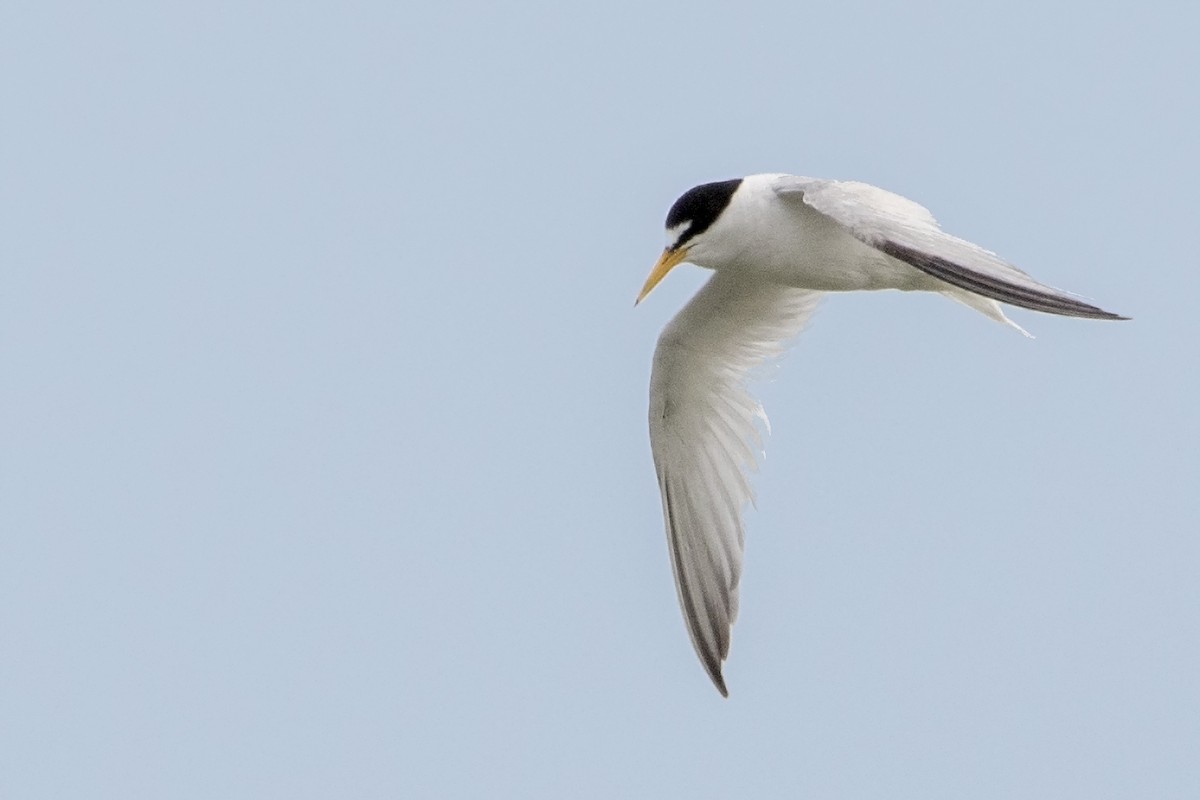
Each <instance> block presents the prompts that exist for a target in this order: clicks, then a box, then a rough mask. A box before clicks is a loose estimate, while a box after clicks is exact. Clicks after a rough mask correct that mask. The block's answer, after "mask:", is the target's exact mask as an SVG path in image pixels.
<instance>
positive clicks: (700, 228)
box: [634, 178, 742, 305]
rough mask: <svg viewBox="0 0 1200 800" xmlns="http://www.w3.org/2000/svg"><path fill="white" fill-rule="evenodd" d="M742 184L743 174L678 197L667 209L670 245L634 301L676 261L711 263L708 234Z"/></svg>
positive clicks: (640, 297)
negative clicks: (741, 176) (708, 257)
mask: <svg viewBox="0 0 1200 800" xmlns="http://www.w3.org/2000/svg"><path fill="white" fill-rule="evenodd" d="M741 185H742V179H741V178H735V179H733V180H729V181H718V182H717V183H705V184H701V185H700V186H696V187H694V188H692V189H688V190H687V191H686V192H684V193H683V195H682V196H681V197H680V198H679V199H678V200H676V201H675V204H674V205H673V206H671V210H670V211H669V212H667V246H666V247H665V248H664V249H663V252H662V256H660V257H659V259H658V263H657V264H655V265H654V269H652V270H651V271H650V277H648V278H646V284H645V285H644V286H643V287H642V291H641V293H640V294H639V295H638V298H637V302H636V303H634V305H637V303H640V302H642V300H644V299H645V298H646V295H648V294H650V292H652V291H653V290H654V287H655V286H657V285H658V284H659V282H660V281H661V280H662V279H663V278H665V277H666V276H667V273H668V272H670V271H671V269H672V268H673V267H674V266H675V265H676V264H680V263H682V262H684V261H690V262H692V263H693V264H699V265H700V266H702V267H703V266H709V264H708V263H706V262H707V259H706V258H705V253H706V251H707V250H708V249H709V248H710V246H711V243H710V242H709V241H708V240H707V239H708V238H710V237H709V236H708V234H709V233H710V230H711V228H712V226H713V223H714V222H716V221H717V220H718V219H719V218H720V216H721V214H722V213H723V212H724V211H725V209H726V208H728V207H729V202H730V201H731V200H732V199H733V194H734V192H736V191H737V190H738V187H739V186H741Z"/></svg>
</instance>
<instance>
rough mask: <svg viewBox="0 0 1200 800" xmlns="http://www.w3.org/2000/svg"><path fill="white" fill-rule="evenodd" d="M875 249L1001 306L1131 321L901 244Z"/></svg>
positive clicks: (891, 243)
mask: <svg viewBox="0 0 1200 800" xmlns="http://www.w3.org/2000/svg"><path fill="white" fill-rule="evenodd" d="M876 247H877V248H878V249H879V250H880V251H882V252H884V253H886V254H887V255H889V256H891V257H892V258H895V259H897V260H899V261H903V262H904V263H906V264H909V265H911V266H913V267H916V268H917V269H919V270H921V271H922V272H924V273H925V274H927V275H932V276H933V277H935V278H937V279H938V280H941V281H945V282H946V283H949V284H950V285H952V286H957V287H959V288H960V289H966V290H967V291H969V292H974V293H975V294H977V295H981V296H982V297H987V298H989V299H991V300H997V301H999V302H1001V303H1008V304H1009V305H1014V306H1019V307H1021V308H1028V309H1030V310H1031V311H1041V312H1043V313H1046V314H1058V315H1059V316H1064V317H1083V318H1085V319H1112V320H1118V319H1129V317H1123V316H1121V315H1120V314H1114V313H1112V312H1111V311H1105V310H1104V309H1102V308H1099V307H1097V306H1094V305H1092V304H1091V303H1085V302H1083V301H1082V300H1079V299H1076V298H1074V297H1070V296H1068V295H1066V294H1062V293H1059V292H1057V291H1054V290H1045V289H1034V288H1032V287H1028V286H1017V285H1014V284H1012V283H1009V282H1007V281H1004V280H1001V279H999V278H995V277H993V276H991V275H986V274H984V273H981V272H976V271H975V270H972V269H969V268H967V267H965V266H963V265H962V264H956V263H955V262H953V261H950V260H948V259H945V258H942V257H941V256H936V255H934V254H932V253H926V252H923V251H921V250H918V249H917V248H915V247H909V246H908V245H905V244H901V243H900V242H894V241H891V240H884V241H882V242H880V243H879V244H877V245H876Z"/></svg>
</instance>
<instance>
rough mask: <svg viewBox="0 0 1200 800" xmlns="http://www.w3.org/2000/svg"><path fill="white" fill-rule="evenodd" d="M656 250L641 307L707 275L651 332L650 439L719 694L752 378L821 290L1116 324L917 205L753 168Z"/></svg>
mask: <svg viewBox="0 0 1200 800" xmlns="http://www.w3.org/2000/svg"><path fill="white" fill-rule="evenodd" d="M666 229H667V247H666V249H665V250H664V251H663V255H662V257H661V258H660V259H659V262H658V264H657V265H656V266H655V268H654V270H653V271H652V272H651V274H650V277H649V278H648V279H647V281H646V285H645V286H644V287H643V289H642V292H641V294H640V295H639V297H638V301H639V302H640V301H641V300H642V299H643V298H644V297H645V296H646V295H647V294H649V292H650V291H651V290H652V289H653V288H654V286H655V285H657V284H658V282H659V281H660V280H662V278H663V277H665V276H666V274H667V273H668V272H669V271H670V270H671V269H672V268H673V267H674V266H675V265H676V264H679V263H681V262H683V261H688V262H691V263H694V264H697V265H699V266H702V267H708V268H709V269H713V270H715V272H716V274H715V275H713V277H712V278H710V279H709V281H708V283H706V284H705V285H704V287H703V288H701V289H700V291H699V292H697V293H696V295H695V296H694V297H693V298H692V299H691V301H689V302H688V304H687V305H686V306H685V307H684V309H683V310H682V311H680V312H679V314H677V315H676V316H675V318H674V319H672V320H671V322H670V323H669V324H668V325H667V327H666V328H665V329H664V330H663V333H662V335H661V336H660V337H659V342H658V347H657V349H656V351H655V355H654V371H653V374H652V377H651V382H650V439H651V446H652V449H653V451H654V462H655V468H656V471H657V473H658V481H659V488H660V490H661V492H662V499H663V517H664V522H665V525H666V529H667V541H668V546H669V550H670V555H671V567H672V571H673V573H674V576H675V584H676V588H677V589H678V593H679V601H680V605H681V607H682V609H683V614H684V619H685V621H686V622H687V627H688V633H689V635H690V636H691V639H692V644H693V645H694V646H695V648H696V653H697V655H699V657H700V660H701V662H702V663H703V664H704V667H705V670H706V671H707V672H708V674H709V676H710V677H711V678H712V680H713V682H714V683H715V684H716V686H717V688H718V689H719V690H720V691H721V693H722V694H725V693H726V690H725V683H724V678H723V677H722V674H721V664H722V662H723V661H724V660H725V657H726V656H727V655H728V652H729V635H730V630H731V628H732V625H733V622H734V619H735V618H736V616H737V600H738V582H739V580H740V577H741V564H742V550H743V544H744V532H743V523H742V510H743V508H744V506H745V505H746V504H747V503H749V502H751V501H752V500H753V491H752V490H751V488H750V484H749V472H750V471H751V470H753V469H754V468H755V466H756V464H757V461H758V457H759V455H760V454H761V450H762V440H761V433H760V430H759V424H758V423H759V421H762V422H765V420H766V416H765V414H764V413H763V411H762V408H761V406H759V405H758V403H757V402H755V401H754V399H753V398H752V397H751V396H750V395H749V394H748V393H747V391H746V389H745V381H746V378H747V376H748V374H749V372H750V371H751V370H752V369H753V368H754V367H756V366H757V365H759V364H761V363H762V362H763V361H765V360H767V359H769V358H771V357H773V356H775V355H778V354H779V353H780V352H782V350H783V348H784V346H785V345H786V344H787V342H788V341H789V340H790V339H791V338H793V337H794V336H795V335H796V334H797V333H799V331H800V330H801V328H803V326H804V324H805V323H806V321H807V320H808V318H809V316H810V315H811V314H812V312H813V310H814V309H815V307H816V304H817V301H818V300H819V298H820V297H821V294H822V293H824V292H844V291H862V290H876V289H900V290H906V291H914V290H915V291H933V292H940V293H942V294H945V295H946V296H948V297H950V298H952V299H954V300H957V301H959V302H961V303H964V304H966V305H968V306H970V307H971V308H974V309H976V310H978V311H980V312H981V313H983V314H985V315H987V316H988V317H991V318H992V319H995V320H998V321H1001V322H1005V323H1007V324H1009V325H1013V327H1017V329H1018V330H1021V329H1020V328H1019V327H1018V326H1016V325H1015V324H1014V323H1012V322H1011V321H1010V320H1008V318H1007V317H1005V316H1004V313H1003V311H1002V310H1001V308H1000V305H999V302H998V301H1003V302H1006V303H1010V304H1013V305H1018V306H1022V307H1025V308H1031V309H1035V310H1038V311H1045V312H1048V313H1054V314H1061V315H1067V316H1080V317H1089V318H1095V319H1124V318H1123V317H1120V316H1118V315H1116V314H1112V313H1109V312H1107V311H1103V310H1102V309H1099V308H1097V307H1096V306H1093V305H1090V304H1088V303H1085V302H1083V301H1081V300H1079V299H1077V298H1075V297H1073V296H1071V295H1069V294H1067V293H1065V292H1062V291H1060V290H1058V289H1054V288H1051V287H1049V286H1045V285H1044V284H1041V283H1038V282H1037V281H1035V280H1034V279H1032V278H1031V277H1029V276H1028V275H1027V274H1025V273H1024V272H1021V271H1020V270H1018V269H1017V268H1015V267H1013V266H1011V265H1010V264H1007V263H1006V262H1004V261H1002V260H1001V259H999V258H998V257H997V256H996V255H995V254H993V253H990V252H988V251H986V250H983V249H982V248H979V247H977V246H976V245H973V244H971V243H970V242H966V241H964V240H962V239H958V238H956V237H953V236H950V235H948V234H946V233H943V232H942V231H941V229H940V228H939V227H938V225H937V222H936V221H935V220H934V218H933V216H932V215H931V214H930V213H929V212H928V211H927V210H926V209H925V208H923V207H922V206H920V205H918V204H916V203H914V202H912V201H910V200H907V199H905V198H903V197H900V196H899V195H896V194H892V193H891V192H887V191H885V190H883V189H879V188H877V187H874V186H869V185H867V184H863V183H855V182H847V181H828V180H820V179H814V178H800V177H796V176H792V175H783V174H770V175H752V176H749V177H747V178H741V179H736V180H731V181H722V182H719V183H711V184H704V185H701V186H697V187H695V188H693V189H691V190H689V191H688V192H686V193H685V194H684V195H683V196H681V197H680V198H679V200H677V201H676V202H675V204H674V205H673V206H672V208H671V210H670V212H669V213H668V215H667V224H666Z"/></svg>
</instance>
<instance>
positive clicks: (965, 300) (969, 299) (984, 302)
mask: <svg viewBox="0 0 1200 800" xmlns="http://www.w3.org/2000/svg"><path fill="white" fill-rule="evenodd" d="M941 293H942V294H944V295H945V296H946V297H949V298H950V299H951V300H957V301H958V302H960V303H962V304H963V305H964V306H968V307H970V308H973V309H975V310H976V311H978V312H979V313H980V314H983V315H984V316H985V317H987V318H989V319H994V320H996V322H1003V323H1004V324H1005V325H1011V326H1012V327H1014V328H1016V329H1017V330H1018V331H1020V332H1021V333H1023V334H1024V335H1026V336H1028V337H1029V338H1030V339H1032V338H1033V334H1031V333H1030V332H1029V331H1027V330H1025V329H1024V328H1022V327H1021V326H1020V325H1018V324H1017V323H1015V322H1013V321H1012V320H1011V319H1009V318H1008V317H1006V316H1004V309H1002V308H1001V307H1000V304H999V303H997V302H996V301H995V300H991V299H988V298H986V297H982V296H980V295H977V294H975V293H974V292H968V291H967V290H966V289H959V288H958V287H957V286H947V287H946V288H945V289H942V290H941Z"/></svg>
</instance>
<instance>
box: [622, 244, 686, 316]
mask: <svg viewBox="0 0 1200 800" xmlns="http://www.w3.org/2000/svg"><path fill="white" fill-rule="evenodd" d="M687 254H688V248H687V247H680V248H678V249H676V250H671V249H669V248H668V249H666V250H663V252H662V255H661V256H660V257H659V259H658V263H657V264H655V265H654V269H652V270H650V277H648V278H646V285H645V286H643V287H642V291H641V293H640V294H638V296H637V300H634V301H633V304H634V305H635V306H636V305H637V304H638V303H640V302H642V301H643V300H645V299H646V295H648V294H650V292H652V291H654V287H655V286H658V284H659V282H660V281H661V280H662V279H663V278H665V277H667V273H668V272H670V271H671V270H672V269H674V267H675V265H676V264H679V263H681V262H683V261H684V260H686V259H687Z"/></svg>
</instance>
